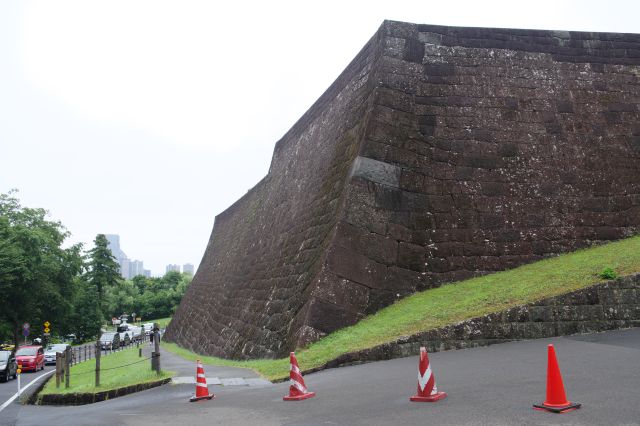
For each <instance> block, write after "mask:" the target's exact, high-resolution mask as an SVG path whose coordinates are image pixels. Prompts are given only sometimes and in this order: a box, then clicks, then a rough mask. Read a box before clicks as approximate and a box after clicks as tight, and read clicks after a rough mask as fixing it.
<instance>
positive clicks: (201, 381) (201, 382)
mask: <svg viewBox="0 0 640 426" xmlns="http://www.w3.org/2000/svg"><path fill="white" fill-rule="evenodd" d="M215 397H216V396H215V395H214V394H209V388H208V387H207V378H206V377H204V368H202V363H201V362H200V360H197V361H196V394H195V395H194V396H192V397H191V399H189V401H191V402H195V401H202V400H204V399H212V398H215Z"/></svg>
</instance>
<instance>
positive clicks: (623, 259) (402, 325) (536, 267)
mask: <svg viewBox="0 0 640 426" xmlns="http://www.w3.org/2000/svg"><path fill="white" fill-rule="evenodd" d="M607 267H611V268H613V269H614V270H615V272H617V274H618V275H628V274H631V273H634V272H640V236H636V237H632V238H628V239H625V240H621V241H617V242H613V243H609V244H606V245H602V246H598V247H594V248H589V249H584V250H579V251H576V252H573V253H569V254H564V255H561V256H558V257H553V258H550V259H545V260H542V261H539V262H535V263H531V264H528V265H524V266H521V267H519V268H516V269H512V270H509V271H504V272H498V273H495V274H491V275H486V276H483V277H478V278H473V279H470V280H466V281H461V282H458V283H455V284H449V285H445V286H442V287H439V288H435V289H431V290H425V291H423V292H421V293H417V294H414V295H412V296H408V297H406V298H404V299H402V300H399V301H398V302H396V303H394V304H393V305H391V306H389V307H387V308H385V309H382V310H380V311H379V312H377V313H375V314H374V315H371V316H369V317H367V318H365V319H363V320H362V321H360V322H358V323H357V324H355V325H353V326H351V327H346V328H343V329H341V330H338V331H336V332H334V333H332V334H330V335H328V336H326V337H324V338H322V339H321V340H319V341H318V342H316V343H314V344H312V345H310V346H309V347H308V348H306V349H303V350H298V351H296V357H297V358H298V362H299V364H300V366H301V368H302V369H310V368H314V367H318V366H321V365H323V364H324V363H326V362H327V361H330V360H332V359H335V358H336V357H338V356H339V355H342V354H344V353H348V352H353V351H358V350H361V349H365V348H370V347H374V346H377V345H380V344H382V343H386V342H391V341H393V340H395V339H397V338H399V337H401V336H408V335H412V334H415V333H418V332H422V331H426V330H430V329H433V328H438V327H442V326H445V325H448V324H452V323H456V322H458V321H463V320H466V319H470V318H474V317H478V316H481V315H484V314H488V313H492V312H498V311H501V310H504V309H507V308H510V307H513V306H517V305H522V304H526V303H530V302H534V301H537V300H540V299H543V298H546V297H551V296H557V295H559V294H563V293H568V292H571V291H574V290H577V289H580V288H584V287H587V286H589V285H592V284H595V283H597V282H600V281H602V279H601V278H600V277H599V273H600V272H601V271H602V270H603V269H604V268H607ZM163 347H164V348H166V349H167V350H169V351H171V352H174V353H176V354H178V355H180V356H183V357H184V358H187V359H191V360H195V359H196V358H199V359H201V360H202V361H203V362H205V363H207V364H212V365H228V366H235V367H246V368H251V369H254V370H255V371H257V372H258V373H260V374H262V375H263V376H265V377H267V378H268V379H272V380H273V379H280V378H285V377H287V376H288V374H289V359H288V358H283V359H276V360H251V361H231V360H225V359H221V358H215V357H207V356H200V355H197V354H195V353H192V352H189V351H187V350H185V349H183V348H180V347H178V346H177V345H175V344H171V343H163Z"/></svg>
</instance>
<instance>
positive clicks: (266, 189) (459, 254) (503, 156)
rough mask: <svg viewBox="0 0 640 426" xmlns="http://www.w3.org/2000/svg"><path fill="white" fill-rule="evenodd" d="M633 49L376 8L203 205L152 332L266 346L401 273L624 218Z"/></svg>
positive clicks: (275, 346) (358, 310)
mask: <svg viewBox="0 0 640 426" xmlns="http://www.w3.org/2000/svg"><path fill="white" fill-rule="evenodd" d="M638 52H640V35H635V34H609V33H578V32H561V31H560V32H558V31H538V30H535V31H532V30H509V29H476V28H451V27H439V26H428V25H414V24H407V23H399V22H389V21H386V22H385V23H384V24H383V25H382V27H381V28H380V30H379V31H378V32H377V33H376V35H375V36H374V37H373V38H372V40H371V41H370V42H369V43H368V44H367V45H366V46H365V48H364V49H363V50H362V51H361V52H360V54H359V55H358V56H357V57H356V58H355V59H354V61H353V62H352V63H351V64H350V65H349V66H348V67H347V69H346V70H345V71H344V72H343V74H342V75H341V76H340V77H339V78H338V80H337V81H336V82H335V83H334V84H333V85H332V86H331V87H330V88H329V89H328V90H327V92H326V93H325V94H324V95H322V97H321V98H320V99H319V100H318V101H317V102H316V104H314V106H313V107H312V108H311V109H310V110H309V111H308V112H307V113H306V114H305V115H304V116H303V117H302V118H301V119H300V121H299V122H298V123H296V125H295V126H294V127H293V128H292V129H291V130H290V131H289V132H288V133H287V134H286V135H285V136H284V137H283V139H282V140H281V141H279V142H278V144H277V145H276V149H275V152H274V156H273V160H272V163H271V167H270V170H269V174H268V175H267V176H266V177H265V178H264V179H263V180H262V181H261V182H260V183H259V184H258V185H257V186H256V187H255V188H254V189H252V190H251V191H250V192H249V193H248V194H247V195H246V196H244V197H243V198H242V199H240V200H239V201H238V202H236V203H235V204H234V205H233V206H231V207H230V208H229V209H228V210H227V211H225V212H224V213H222V214H220V215H219V216H218V217H217V218H216V223H215V227H214V231H213V233H212V237H211V241H210V243H209V246H208V247H207V251H206V253H205V255H204V257H203V260H202V263H201V266H200V269H199V270H198V273H197V274H196V276H195V278H194V282H193V284H192V285H191V287H190V289H189V291H188V293H187V295H186V296H185V298H184V300H183V303H182V304H181V306H180V308H179V309H178V311H177V313H176V315H175V316H174V320H173V322H172V324H171V325H170V327H169V328H168V330H167V337H168V338H169V339H171V340H174V341H176V342H178V343H180V344H182V345H184V346H186V347H188V348H191V349H195V350H197V351H200V352H204V353H209V354H215V355H222V356H231V357H241V358H246V357H257V356H276V355H281V354H283V353H285V352H286V351H288V350H290V349H293V348H294V347H295V346H296V345H301V344H306V343H307V342H309V341H313V340H315V339H317V338H318V337H321V336H322V335H324V334H326V333H329V332H331V331H333V330H335V329H337V328H340V327H342V326H345V325H348V324H352V323H354V322H356V321H357V320H358V319H359V318H361V317H362V316H363V315H365V314H368V313H371V312H374V311H376V310H377V309H379V308H381V307H383V306H386V305H388V304H390V303H392V302H393V301H395V300H397V299H398V298H399V297H403V296H405V295H407V294H410V293H412V292H415V291H417V290H422V289H426V288H430V287H434V286H438V285H440V284H441V283H444V282H451V281H457V280H461V279H464V278H469V277H472V276H476V275H481V274H486V273H490V272H492V271H498V270H503V269H506V268H512V267H515V266H518V265H521V264H523V263H527V262H531V261H534V260H538V259H541V258H543V257H545V256H550V255H554V254H557V253H560V252H565V251H569V250H573V249H576V248H579V247H584V246H587V245H590V244H592V243H598V242H603V241H608V240H614V239H619V238H623V237H626V236H630V235H632V234H634V233H636V232H638V230H639V229H640V124H639V123H640V120H639V118H640V109H639V106H638V104H639V102H638V101H639V100H640V53H638ZM513 333H516V331H515V330H514V331H513Z"/></svg>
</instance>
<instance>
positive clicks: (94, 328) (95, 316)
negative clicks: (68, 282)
mask: <svg viewBox="0 0 640 426" xmlns="http://www.w3.org/2000/svg"><path fill="white" fill-rule="evenodd" d="M97 298H98V295H97V291H96V289H95V287H93V286H92V285H90V284H89V283H87V282H86V281H85V280H84V278H83V277H78V278H77V279H76V295H75V298H74V300H75V303H74V309H73V313H72V314H71V316H70V323H71V324H72V327H73V328H72V329H71V330H72V331H73V333H75V335H76V337H77V338H78V339H79V340H81V341H85V340H91V339H93V338H94V337H96V336H97V334H98V333H99V332H100V325H101V323H102V311H101V310H100V307H99V306H98V304H97V303H96V300H97ZM71 330H70V331H71Z"/></svg>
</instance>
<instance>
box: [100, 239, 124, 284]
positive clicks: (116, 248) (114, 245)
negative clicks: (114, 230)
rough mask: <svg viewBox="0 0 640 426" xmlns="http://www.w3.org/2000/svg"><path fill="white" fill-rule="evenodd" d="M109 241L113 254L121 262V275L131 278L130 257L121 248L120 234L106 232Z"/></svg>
mask: <svg viewBox="0 0 640 426" xmlns="http://www.w3.org/2000/svg"><path fill="white" fill-rule="evenodd" d="M104 236H105V237H106V238H107V241H108V242H109V244H108V247H109V249H110V250H111V254H113V257H115V258H116V260H117V261H118V263H119V264H120V275H121V276H122V278H125V279H128V278H129V258H128V257H127V255H126V254H125V253H124V252H123V251H122V249H121V248H120V236H119V235H116V234H104Z"/></svg>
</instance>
